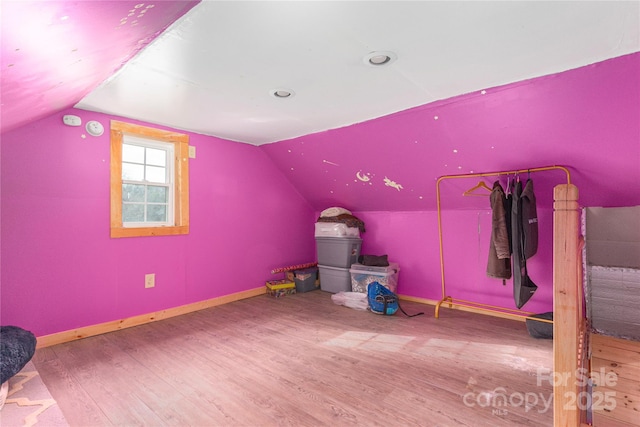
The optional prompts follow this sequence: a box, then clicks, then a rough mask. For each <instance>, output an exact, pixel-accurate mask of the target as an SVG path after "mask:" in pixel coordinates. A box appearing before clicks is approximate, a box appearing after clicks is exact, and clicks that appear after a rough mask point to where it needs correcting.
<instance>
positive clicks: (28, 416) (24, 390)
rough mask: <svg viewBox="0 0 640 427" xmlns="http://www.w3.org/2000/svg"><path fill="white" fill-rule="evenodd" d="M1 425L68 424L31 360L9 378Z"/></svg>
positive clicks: (56, 426) (0, 420)
mask: <svg viewBox="0 0 640 427" xmlns="http://www.w3.org/2000/svg"><path fill="white" fill-rule="evenodd" d="M0 425H1V426H3V427H14V426H15V427H18V426H46V427H58V426H68V425H69V424H68V423H67V421H66V420H65V418H64V416H63V415H62V411H61V410H60V408H59V407H58V404H57V403H56V401H55V400H54V399H53V397H52V396H51V394H50V393H49V390H48V389H47V387H46V386H45V385H44V383H43V382H42V379H41V378H40V375H39V374H38V371H37V370H36V368H35V366H34V365H33V363H31V362H29V363H27V364H26V366H25V367H24V368H23V369H22V370H21V371H20V372H18V373H17V374H16V375H15V376H14V377H13V378H11V379H9V393H8V394H7V400H6V401H5V403H4V406H3V408H2V410H0Z"/></svg>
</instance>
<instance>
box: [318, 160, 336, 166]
mask: <svg viewBox="0 0 640 427" xmlns="http://www.w3.org/2000/svg"><path fill="white" fill-rule="evenodd" d="M322 163H328V164H330V165H333V166H340V165H339V164H337V163H333V162H330V161H329V160H322Z"/></svg>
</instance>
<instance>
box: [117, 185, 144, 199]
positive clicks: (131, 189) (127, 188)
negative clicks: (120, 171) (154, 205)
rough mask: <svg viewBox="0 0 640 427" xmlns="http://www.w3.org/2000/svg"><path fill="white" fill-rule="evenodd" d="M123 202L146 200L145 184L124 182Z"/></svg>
mask: <svg viewBox="0 0 640 427" xmlns="http://www.w3.org/2000/svg"><path fill="white" fill-rule="evenodd" d="M122 201H123V202H144V185H137V184H122Z"/></svg>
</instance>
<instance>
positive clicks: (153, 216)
mask: <svg viewBox="0 0 640 427" xmlns="http://www.w3.org/2000/svg"><path fill="white" fill-rule="evenodd" d="M166 220H167V205H147V221H157V222H164V221H166Z"/></svg>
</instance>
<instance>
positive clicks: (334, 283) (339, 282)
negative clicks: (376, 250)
mask: <svg viewBox="0 0 640 427" xmlns="http://www.w3.org/2000/svg"><path fill="white" fill-rule="evenodd" d="M361 246H362V239H360V238H359V237H346V236H345V237H317V236H316V249H317V252H318V269H319V270H320V289H321V290H323V291H326V292H332V293H337V292H350V291H351V272H350V268H351V266H352V265H353V264H355V263H357V262H358V256H360V248H361Z"/></svg>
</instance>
